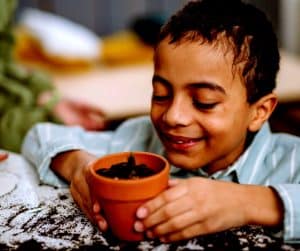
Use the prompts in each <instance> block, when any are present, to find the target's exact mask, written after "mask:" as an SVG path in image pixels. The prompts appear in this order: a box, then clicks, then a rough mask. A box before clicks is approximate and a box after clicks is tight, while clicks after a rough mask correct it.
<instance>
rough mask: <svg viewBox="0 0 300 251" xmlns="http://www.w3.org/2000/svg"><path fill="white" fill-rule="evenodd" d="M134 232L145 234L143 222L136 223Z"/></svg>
mask: <svg viewBox="0 0 300 251" xmlns="http://www.w3.org/2000/svg"><path fill="white" fill-rule="evenodd" d="M133 227H134V230H135V231H137V232H143V231H144V225H143V223H142V222H140V221H136V222H135V223H134V225H133Z"/></svg>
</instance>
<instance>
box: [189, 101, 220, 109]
mask: <svg viewBox="0 0 300 251" xmlns="http://www.w3.org/2000/svg"><path fill="white" fill-rule="evenodd" d="M193 105H194V106H195V107H196V108H197V109H200V110H210V109H213V108H215V107H216V106H217V105H218V102H214V103H203V102H197V101H193Z"/></svg>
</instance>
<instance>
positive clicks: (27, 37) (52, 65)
mask: <svg viewBox="0 0 300 251" xmlns="http://www.w3.org/2000/svg"><path fill="white" fill-rule="evenodd" d="M14 34H15V40H16V44H15V47H14V57H15V58H16V60H18V61H19V62H22V63H24V64H27V65H28V64H29V65H33V66H39V67H43V68H49V69H53V70H62V71H63V70H78V69H86V68H89V67H91V66H93V65H95V61H89V60H83V59H81V58H75V57H74V58H67V57H60V56H57V55H51V54H49V53H47V52H46V51H45V50H44V49H43V47H42V45H41V44H40V41H38V40H37V39H36V38H35V37H34V36H32V35H31V34H30V32H29V31H27V29H26V28H23V27H17V28H15V31H14ZM100 46H101V45H100V43H99V47H100ZM99 51H100V50H99ZM99 58H100V56H99Z"/></svg>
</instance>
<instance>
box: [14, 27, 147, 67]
mask: <svg viewBox="0 0 300 251" xmlns="http://www.w3.org/2000/svg"><path fill="white" fill-rule="evenodd" d="M15 37H16V45H15V47H14V56H15V58H16V59H17V60H18V61H20V62H22V63H24V64H27V65H28V64H29V65H34V66H40V67H44V68H49V69H50V70H51V69H52V70H59V71H65V70H67V71H70V70H82V69H87V68H89V67H91V66H95V64H96V63H101V64H104V65H107V66H120V65H128V64H139V63H145V62H151V61H152V57H153V48H152V47H151V46H148V45H146V44H144V43H143V42H142V41H141V40H140V39H139V37H138V36H137V35H136V34H135V33H134V32H132V31H120V32H116V33H113V34H112V35H109V36H106V37H103V38H102V40H101V43H99V59H98V60H97V61H88V60H83V59H81V58H78V59H76V58H75V57H74V58H66V57H59V56H57V55H51V54H49V53H47V52H46V51H45V50H44V49H43V47H42V45H41V44H40V42H39V41H38V40H37V39H36V38H35V37H33V36H32V35H31V34H30V32H28V31H27V30H26V28H23V27H17V28H16V29H15ZM100 48H101V49H100Z"/></svg>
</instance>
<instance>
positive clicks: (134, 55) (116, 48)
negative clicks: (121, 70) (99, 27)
mask: <svg viewBox="0 0 300 251" xmlns="http://www.w3.org/2000/svg"><path fill="white" fill-rule="evenodd" d="M152 58H153V48H152V47H151V46H148V45H146V44H144V43H143V42H142V41H141V40H140V39H139V37H138V36H137V35H136V34H135V33H134V32H132V31H129V30H128V31H119V32H116V33H113V34H112V35H110V36H106V37H103V38H102V52H101V58H100V60H101V62H103V63H104V64H107V65H120V64H136V63H143V62H151V61H152Z"/></svg>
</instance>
